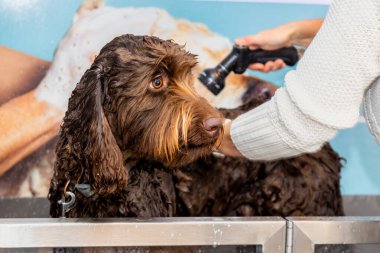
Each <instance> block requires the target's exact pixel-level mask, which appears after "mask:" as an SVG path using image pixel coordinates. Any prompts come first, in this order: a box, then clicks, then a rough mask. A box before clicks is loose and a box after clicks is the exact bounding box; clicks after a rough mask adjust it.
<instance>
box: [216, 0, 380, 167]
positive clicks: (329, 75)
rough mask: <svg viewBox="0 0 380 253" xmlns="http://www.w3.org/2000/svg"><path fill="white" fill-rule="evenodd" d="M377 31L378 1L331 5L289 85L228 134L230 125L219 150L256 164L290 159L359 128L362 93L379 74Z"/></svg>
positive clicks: (240, 119) (344, 1) (343, 0)
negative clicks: (341, 131)
mask: <svg viewBox="0 0 380 253" xmlns="http://www.w3.org/2000/svg"><path fill="white" fill-rule="evenodd" d="M379 27H380V8H379V3H378V2H377V0H362V1H356V0H337V1H333V3H332V5H331V7H330V10H329V13H328V15H327V17H326V19H325V22H324V24H323V26H322V28H321V29H320V31H319V32H318V34H317V36H316V37H315V39H314V40H313V41H312V43H311V44H310V46H309V48H308V49H307V50H306V52H305V55H304V57H303V58H302V59H301V61H300V62H299V64H298V66H297V69H296V70H295V71H291V72H289V73H288V74H287V76H286V79H285V84H286V85H285V87H284V88H280V89H278V90H277V92H276V94H275V95H274V97H273V98H272V99H271V100H270V101H268V102H266V103H264V104H262V105H261V106H259V107H257V108H255V109H254V110H252V111H249V112H247V113H245V114H243V115H241V116H239V117H238V118H236V119H235V120H233V121H232V124H231V129H230V131H228V127H229V126H228V121H227V127H226V131H225V138H224V139H223V141H222V144H221V146H220V148H219V149H220V151H221V152H223V153H225V154H226V155H235V156H236V155H239V153H241V154H243V155H244V156H245V157H248V158H250V159H255V160H272V159H278V158H284V157H292V156H296V155H299V154H301V153H304V152H314V151H317V150H318V149H319V148H320V147H321V146H322V145H323V144H324V143H325V142H326V141H328V140H330V139H331V138H332V137H333V136H334V135H335V134H336V133H337V131H338V130H339V129H343V128H349V127H352V126H353V125H355V123H356V122H357V120H358V117H359V108H360V104H361V101H362V98H363V94H364V92H365V90H366V89H367V88H368V87H369V86H370V85H371V84H372V83H373V82H374V80H376V78H377V77H378V76H379V73H380V64H379V57H380V47H379V46H378V42H379V41H380V33H379V32H378V29H379ZM235 146H236V148H235Z"/></svg>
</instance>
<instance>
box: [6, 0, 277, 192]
mask: <svg viewBox="0 0 380 253" xmlns="http://www.w3.org/2000/svg"><path fill="white" fill-rule="evenodd" d="M142 16H143V17H149V18H145V19H144V20H143V21H142V20H141V17H142ZM99 31H102V32H99ZM126 33H130V34H135V35H153V36H157V37H159V38H162V39H172V40H174V41H175V42H177V43H178V44H180V45H185V47H186V49H187V50H188V51H190V52H191V53H193V54H195V55H197V62H198V64H197V65H196V66H195V68H194V69H193V71H194V76H195V79H194V85H195V87H196V90H197V92H198V93H199V94H202V96H204V97H205V98H206V99H207V100H208V101H209V102H210V103H211V104H212V105H214V106H217V107H227V108H233V107H236V106H238V105H240V104H241V103H242V99H243V98H244V97H245V96H244V94H246V96H247V95H248V96H249V94H253V93H261V92H262V91H263V92H265V93H266V94H273V93H274V90H275V86H273V85H271V84H269V83H268V82H265V81H262V80H260V79H258V78H255V77H250V76H246V75H233V74H232V75H231V76H230V77H229V78H228V79H227V83H228V84H229V85H228V86H227V87H226V88H225V90H224V91H223V92H222V93H221V94H220V95H219V96H217V97H215V96H214V95H213V94H212V93H210V92H209V91H208V90H207V89H206V88H205V87H203V85H201V84H200V83H199V82H198V81H197V79H196V75H197V73H199V72H200V71H202V70H203V69H205V68H208V67H210V66H214V65H216V64H217V63H218V62H219V61H220V60H222V59H223V57H224V56H225V55H227V54H228V53H229V51H230V49H231V47H232V43H231V42H230V41H229V40H228V39H227V38H225V37H223V36H221V35H218V34H216V33H213V32H212V31H210V30H209V29H208V28H207V27H206V26H204V25H202V24H199V23H193V22H190V21H188V20H184V19H178V18H174V17H173V16H171V15H170V14H169V13H168V12H167V11H165V10H163V9H159V8H113V7H108V6H105V3H104V2H103V1H84V2H83V4H82V6H81V7H80V8H79V9H78V11H77V13H76V15H75V17H74V21H73V23H72V26H71V27H70V29H69V30H68V31H67V32H66V34H65V36H64V37H63V38H62V40H61V42H60V43H59V45H58V46H57V49H56V53H55V56H54V59H53V61H52V62H48V61H45V60H42V59H39V58H37V57H34V56H31V55H27V54H25V53H23V52H20V51H17V50H14V49H12V48H8V47H4V46H0V53H1V55H2V56H4V57H0V66H1V71H2V75H1V77H0V82H1V88H0V89H2V90H1V92H0V119H1V121H2V122H3V123H2V124H1V125H0V128H1V131H0V135H1V136H0V139H1V140H2V142H1V143H0V182H1V183H0V196H19V197H32V196H46V194H47V192H48V188H49V183H50V178H51V175H52V167H53V164H54V161H55V154H54V151H55V144H56V142H57V135H58V132H59V127H60V124H61V123H62V119H63V116H64V113H65V111H66V109H67V104H68V98H69V96H70V94H71V92H72V90H73V89H74V88H75V86H76V84H77V83H78V82H79V80H80V78H81V76H82V75H83V73H84V72H85V70H86V69H87V68H89V67H90V65H91V63H92V62H93V60H94V59H95V57H96V55H97V54H98V53H99V51H100V49H101V48H102V47H103V46H104V45H105V44H106V43H107V42H109V41H110V40H111V39H113V38H114V37H116V36H120V35H123V34H126ZM25 122H27V123H26V124H25Z"/></svg>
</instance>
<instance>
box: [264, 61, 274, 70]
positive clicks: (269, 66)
mask: <svg viewBox="0 0 380 253" xmlns="http://www.w3.org/2000/svg"><path fill="white" fill-rule="evenodd" d="M273 67H274V62H273V61H268V62H267V63H265V65H264V69H263V70H262V72H264V73H268V72H269V71H272V70H273Z"/></svg>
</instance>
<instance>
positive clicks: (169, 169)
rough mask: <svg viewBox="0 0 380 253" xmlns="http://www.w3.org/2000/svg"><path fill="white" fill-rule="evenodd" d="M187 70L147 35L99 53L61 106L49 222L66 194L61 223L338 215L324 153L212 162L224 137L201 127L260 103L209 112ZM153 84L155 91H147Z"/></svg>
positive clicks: (178, 52)
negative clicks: (69, 203) (68, 200)
mask: <svg viewBox="0 0 380 253" xmlns="http://www.w3.org/2000/svg"><path fill="white" fill-rule="evenodd" d="M195 64H196V60H195V57H194V56H193V55H191V54H189V53H188V52H186V51H185V50H184V49H183V48H182V47H180V46H178V45H177V44H175V43H173V42H172V41H163V40H160V39H158V38H155V37H148V36H133V35H123V36H120V37H117V38H115V39H114V40H113V41H111V42H110V43H108V44H107V45H106V46H105V47H104V48H103V49H102V50H101V52H100V54H99V55H98V56H97V58H96V59H95V62H94V63H93V65H92V66H91V68H90V69H89V70H87V71H86V73H85V74H84V76H83V77H82V79H81V80H80V82H79V84H78V85H77V87H76V88H75V90H74V91H73V93H72V96H71V98H70V100H69V107H68V110H67V112H66V115H65V118H64V123H63V125H62V127H61V132H60V138H59V142H58V144H57V148H56V154H57V161H56V164H55V167H54V175H53V178H52V181H51V186H50V191H49V200H50V202H51V209H50V214H51V215H52V216H53V217H57V216H59V215H60V206H59V204H58V201H59V200H60V199H61V198H62V196H63V192H64V191H65V189H66V190H67V191H72V192H74V193H75V195H76V202H75V204H74V206H73V207H72V208H71V209H70V210H68V212H67V213H66V216H68V217H168V216H222V215H245V216H246V215H280V216H291V215H343V208H342V199H341V194H340V190H339V178H340V176H339V173H340V169H341V164H340V159H339V156H338V155H337V154H336V153H335V152H334V151H333V150H332V149H331V147H330V146H329V145H326V146H325V147H324V148H323V149H322V150H321V151H319V152H317V153H314V154H307V155H303V156H299V157H297V158H292V159H284V160H278V161H273V162H252V161H248V160H247V159H232V158H227V157H226V158H219V157H216V156H213V155H212V154H211V152H212V148H213V147H214V146H215V145H217V143H218V141H220V140H219V137H220V136H221V133H222V131H223V130H222V129H221V127H217V129H216V131H215V134H210V132H208V131H206V130H205V126H204V122H205V119H208V118H220V117H222V115H224V116H225V117H228V118H234V117H236V116H237V115H239V114H241V113H242V112H245V111H247V110H249V109H252V108H254V107H256V106H257V105H259V104H261V103H262V102H263V99H260V98H258V97H253V98H251V99H248V102H247V103H245V104H244V105H242V106H241V107H239V108H237V109H234V110H216V109H215V108H213V107H211V106H210V105H209V104H208V103H207V102H206V100H204V99H203V98H201V97H200V96H199V95H197V94H196V92H195V90H194V88H193V87H192V82H193V80H194V78H193V76H192V73H191V69H192V67H193V66H194V65H195ZM157 76H160V77H162V80H164V82H165V85H164V86H162V87H163V88H162V87H161V88H159V89H156V88H154V86H152V80H155V78H157ZM152 87H153V88H152ZM78 183H79V184H89V185H90V186H91V189H90V190H91V193H92V195H91V196H90V197H86V196H84V194H82V193H80V192H79V191H78V190H77V189H76V184H78ZM65 187H66V188H65Z"/></svg>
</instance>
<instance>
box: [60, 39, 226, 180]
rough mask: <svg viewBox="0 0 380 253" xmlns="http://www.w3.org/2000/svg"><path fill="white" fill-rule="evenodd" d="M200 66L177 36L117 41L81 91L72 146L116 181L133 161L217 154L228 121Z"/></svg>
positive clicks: (73, 110)
mask: <svg viewBox="0 0 380 253" xmlns="http://www.w3.org/2000/svg"><path fill="white" fill-rule="evenodd" d="M195 65H196V59H195V56H194V55H192V54H190V53H188V52H186V51H185V50H184V49H183V47H181V46H179V45H177V44H175V43H174V42H172V41H164V40H161V39H158V38H156V37H149V36H133V35H123V36H120V37H117V38H115V39H114V40H112V41H111V42H109V43H108V44H107V45H106V46H104V47H103V49H102V50H101V51H100V53H99V55H98V56H97V57H96V59H95V61H94V63H93V64H92V66H91V68H90V69H89V70H87V71H86V73H85V74H84V76H83V77H82V78H81V81H80V83H79V84H78V85H77V87H76V88H75V90H74V91H73V94H72V96H71V98H70V100H69V108H68V111H67V113H66V116H65V119H64V125H63V127H62V130H61V139H62V136H65V139H67V141H66V143H65V144H64V145H65V146H66V147H68V148H70V152H73V151H74V150H76V149H77V151H76V153H81V154H76V156H80V157H82V158H84V160H85V161H84V162H82V163H84V164H86V165H85V166H90V167H93V168H92V171H93V172H92V174H93V176H94V177H95V178H96V176H99V177H100V178H101V177H102V176H106V175H105V173H106V171H110V173H108V174H107V177H109V180H112V177H113V176H115V175H114V174H115V173H117V174H120V173H121V174H123V173H125V172H123V170H124V169H122V168H123V163H124V162H125V161H126V159H129V158H133V159H148V160H154V161H158V162H161V163H163V164H164V165H166V166H168V167H175V166H181V165H184V164H186V163H189V162H192V161H193V160H195V159H197V158H199V157H201V156H204V155H207V154H210V152H211V151H212V149H213V147H214V146H215V145H217V143H218V140H219V139H220V136H221V133H222V123H223V118H222V115H221V114H220V112H219V111H218V110H216V109H215V108H213V107H212V106H210V105H209V103H208V102H207V101H206V100H205V99H203V98H202V97H201V96H199V95H198V94H197V93H196V92H195V90H194V88H193V82H194V80H195V79H194V76H193V75H192V68H193V67H194V66H195ZM57 152H58V151H57ZM58 156H59V152H58Z"/></svg>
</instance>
